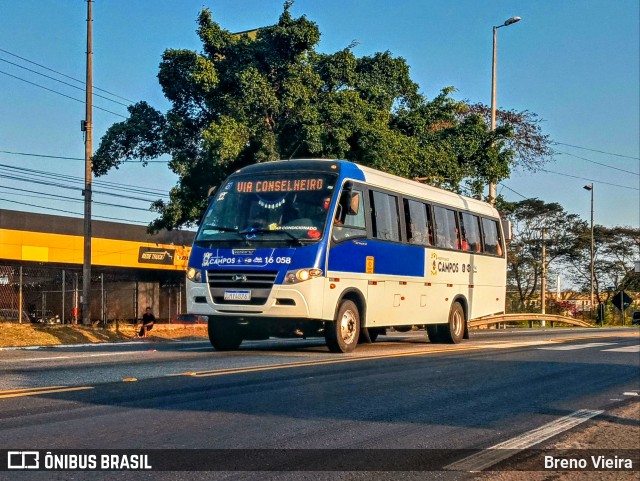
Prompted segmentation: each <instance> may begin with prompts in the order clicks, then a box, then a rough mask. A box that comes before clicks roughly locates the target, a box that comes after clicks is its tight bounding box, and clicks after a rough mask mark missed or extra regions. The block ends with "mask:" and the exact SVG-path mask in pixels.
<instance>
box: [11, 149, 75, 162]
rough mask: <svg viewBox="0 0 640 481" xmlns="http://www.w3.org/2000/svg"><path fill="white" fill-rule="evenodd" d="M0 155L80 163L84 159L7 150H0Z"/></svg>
mask: <svg viewBox="0 0 640 481" xmlns="http://www.w3.org/2000/svg"><path fill="white" fill-rule="evenodd" d="M0 153H2V154H12V155H25V156H28V157H44V158H47V159H63V160H82V161H84V158H81V157H61V156H59V155H43V154H27V153H25V152H10V151H9V150H0Z"/></svg>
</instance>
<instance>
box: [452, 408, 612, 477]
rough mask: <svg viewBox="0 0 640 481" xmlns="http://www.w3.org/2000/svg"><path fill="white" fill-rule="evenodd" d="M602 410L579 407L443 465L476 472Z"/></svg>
mask: <svg viewBox="0 0 640 481" xmlns="http://www.w3.org/2000/svg"><path fill="white" fill-rule="evenodd" d="M603 412H604V411H594V410H590V409H581V410H580V411H576V412H574V413H571V414H569V415H568V416H564V417H562V418H560V419H556V420H555V421H552V422H550V423H547V424H544V425H543V426H540V427H539V428H536V429H533V430H531V431H528V432H526V433H524V434H521V435H520V436H517V437H515V438H512V439H509V440H508V441H504V442H502V443H498V444H496V445H494V446H491V447H490V448H487V449H485V450H483V451H480V452H479V453H476V454H472V455H471V456H467V457H466V458H463V459H461V460H459V461H456V462H455V463H451V464H449V465H447V466H445V467H444V469H448V470H451V471H467V472H478V471H482V470H484V469H487V468H489V467H491V466H493V465H494V464H497V463H499V462H500V461H504V460H505V459H508V458H510V457H511V456H513V455H515V454H516V453H517V452H519V451H522V450H524V449H528V448H530V447H531V446H534V445H536V444H539V443H541V442H542V441H546V440H547V439H549V438H552V437H553V436H556V435H558V434H560V433H562V432H564V431H568V430H569V429H571V428H574V427H576V426H578V425H579V424H582V423H583V422H585V421H588V420H589V419H591V418H593V417H595V416H598V415H600V414H602V413H603Z"/></svg>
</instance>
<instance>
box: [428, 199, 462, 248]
mask: <svg viewBox="0 0 640 481" xmlns="http://www.w3.org/2000/svg"><path fill="white" fill-rule="evenodd" d="M433 213H434V215H435V222H436V246H438V247H444V248H445V249H457V248H458V234H457V227H456V212H455V211H454V210H451V209H445V208H444V207H434V208H433Z"/></svg>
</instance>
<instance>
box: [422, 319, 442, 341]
mask: <svg viewBox="0 0 640 481" xmlns="http://www.w3.org/2000/svg"><path fill="white" fill-rule="evenodd" d="M425 327H426V328H427V337H429V342H431V343H432V344H439V343H441V342H442V340H441V339H440V329H439V328H438V327H439V325H438V324H427V325H426V326H425Z"/></svg>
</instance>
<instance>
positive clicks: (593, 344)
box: [537, 342, 616, 351]
mask: <svg viewBox="0 0 640 481" xmlns="http://www.w3.org/2000/svg"><path fill="white" fill-rule="evenodd" d="M612 344H616V343H615V342H588V343H586V344H572V345H569V346H554V347H538V348H537V349H542V350H545V351H574V350H576V349H587V348H590V347H601V346H611V345H612Z"/></svg>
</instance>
